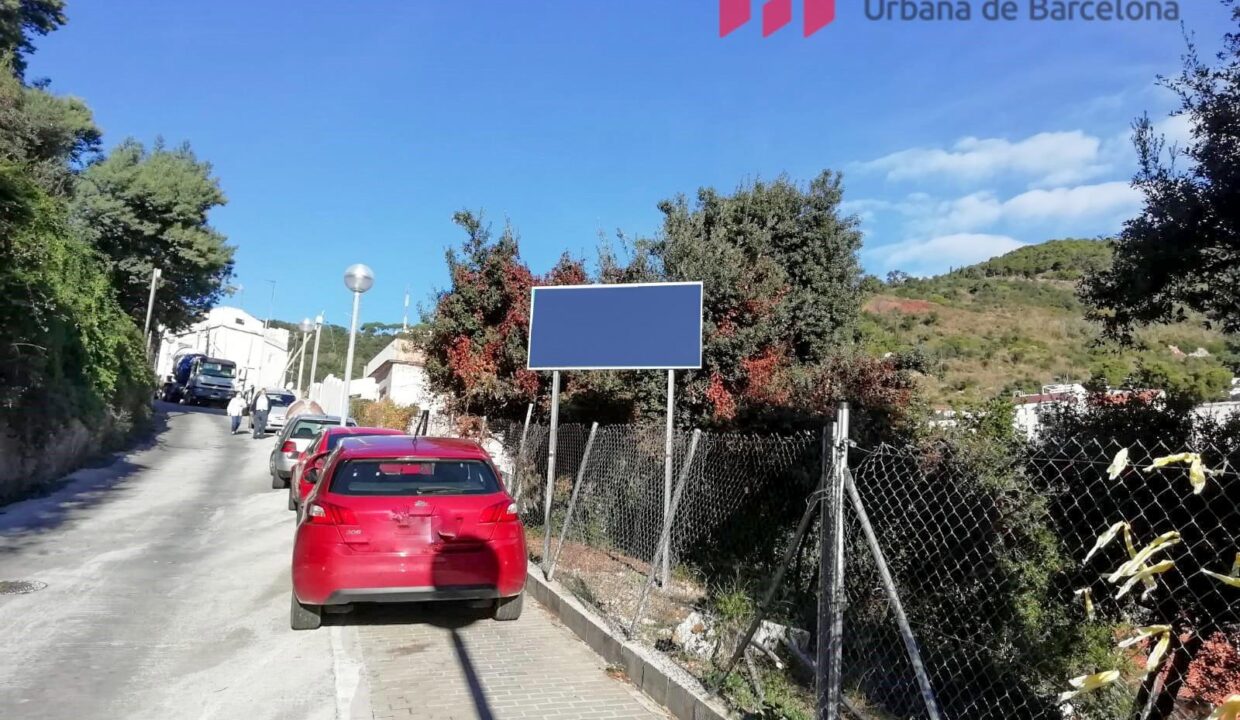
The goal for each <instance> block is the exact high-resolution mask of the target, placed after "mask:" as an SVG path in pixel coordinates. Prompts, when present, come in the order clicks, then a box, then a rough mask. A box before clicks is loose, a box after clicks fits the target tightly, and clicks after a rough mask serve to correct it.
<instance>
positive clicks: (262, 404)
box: [254, 390, 271, 440]
mask: <svg viewBox="0 0 1240 720" xmlns="http://www.w3.org/2000/svg"><path fill="white" fill-rule="evenodd" d="M270 409H271V403H269V402H268V401H267V393H266V392H264V391H262V390H260V391H259V393H258V397H256V398H254V439H255V440H257V439H258V438H261V437H263V436H265V435H266V434H267V411H268V410H270Z"/></svg>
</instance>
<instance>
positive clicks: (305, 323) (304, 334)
mask: <svg viewBox="0 0 1240 720" xmlns="http://www.w3.org/2000/svg"><path fill="white" fill-rule="evenodd" d="M313 329H314V325H313V324H312V323H311V322H310V318H306V319H304V320H302V321H301V363H300V364H299V365H298V366H297V399H298V400H300V399H301V397H302V395H301V383H302V380H304V379H305V376H306V344H307V343H308V342H310V331H311V330H313Z"/></svg>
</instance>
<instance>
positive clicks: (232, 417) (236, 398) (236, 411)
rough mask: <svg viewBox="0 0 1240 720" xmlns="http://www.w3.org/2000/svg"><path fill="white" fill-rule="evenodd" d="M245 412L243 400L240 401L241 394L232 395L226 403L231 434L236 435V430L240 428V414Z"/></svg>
mask: <svg viewBox="0 0 1240 720" xmlns="http://www.w3.org/2000/svg"><path fill="white" fill-rule="evenodd" d="M244 411H245V400H244V399H242V397H241V393H239V392H235V393H233V396H232V399H231V400H229V401H228V421H229V422H230V423H231V424H232V434H233V435H236V434H237V430H239V429H240V428H241V413H242V412H244Z"/></svg>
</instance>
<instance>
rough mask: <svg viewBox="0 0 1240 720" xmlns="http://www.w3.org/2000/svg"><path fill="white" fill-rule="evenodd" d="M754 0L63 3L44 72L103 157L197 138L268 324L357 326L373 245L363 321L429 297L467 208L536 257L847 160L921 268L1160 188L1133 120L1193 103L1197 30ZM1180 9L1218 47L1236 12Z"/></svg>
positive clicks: (1083, 230) (878, 216)
mask: <svg viewBox="0 0 1240 720" xmlns="http://www.w3.org/2000/svg"><path fill="white" fill-rule="evenodd" d="M1019 1H1020V3H1021V5H1022V6H1023V5H1025V3H1026V2H1027V0H1019ZM973 2H974V5H975V6H978V7H980V5H981V2H982V0H973ZM795 4H796V5H799V3H795ZM759 5H760V1H759V0H754V13H755V19H754V21H753V22H751V23H750V24H749V25H747V26H745V27H744V28H741V29H740V30H738V31H736V32H735V33H733V34H732V35H730V36H728V37H726V38H720V37H719V34H718V5H717V3H716V2H714V0H675V1H672V2H668V1H667V0H626V1H625V2H610V1H604V0H522V1H520V2H512V1H510V0H504V1H502V2H501V1H500V0H489V1H487V2H483V1H481V0H478V1H472V2H459V1H458V0H355V1H352V2H346V1H345V0H335V1H332V2H329V1H327V0H298V1H296V2H294V1H292V0H285V1H280V2H277V1H275V0H267V1H264V2H240V1H233V2H226V1H223V0H219V1H216V2H211V3H168V2H157V1H156V0H148V1H147V2H139V1H137V0H107V1H106V2H104V1H102V0H93V1H90V0H69V3H68V14H69V24H68V25H67V26H66V27H65V28H63V29H61V30H60V31H57V32H56V33H54V34H53V35H51V36H49V37H47V38H44V39H42V40H41V41H40V42H39V50H38V52H37V53H36V54H35V56H34V57H33V59H32V61H31V69H30V73H29V74H30V76H31V77H43V76H45V77H48V78H50V79H51V80H52V89H53V90H54V91H56V92H60V93H66V94H73V95H78V96H80V97H83V98H84V99H86V100H87V102H88V103H89V104H90V106H91V107H92V108H93V109H94V111H95V114H96V120H97V121H98V123H99V124H100V125H101V126H102V127H103V129H104V131H105V133H106V135H105V143H106V144H107V145H109V146H110V145H113V144H116V143H118V142H120V141H121V140H122V139H124V138H125V137H127V136H133V137H136V138H138V139H140V140H143V141H151V140H153V139H154V138H155V137H156V136H158V135H162V136H163V137H164V138H165V139H166V140H167V141H168V142H170V143H177V142H180V141H182V140H188V141H190V143H191V144H192V146H193V147H194V149H195V150H196V151H197V152H198V154H199V155H200V156H201V157H202V158H204V159H207V160H209V161H211V162H212V163H213V164H214V167H215V172H216V174H217V175H218V177H219V178H220V181H221V183H222V185H223V187H224V189H225V192H226V193H227V195H228V197H229V203H228V205H227V206H226V207H224V208H222V209H220V210H218V211H216V212H215V213H214V214H213V216H212V222H213V224H214V225H215V226H216V227H218V228H219V229H220V230H221V231H222V232H224V233H226V234H227V235H228V236H229V238H230V240H231V242H233V243H234V244H236V245H237V247H238V252H237V279H236V282H237V283H239V284H240V285H242V286H243V287H244V288H245V290H244V292H243V293H242V294H240V295H239V296H238V297H236V298H234V300H233V302H239V303H240V304H241V305H243V306H244V307H246V308H247V309H248V310H250V311H251V312H253V313H255V314H257V315H259V316H263V315H265V314H266V313H267V308H268V303H269V296H270V293H271V286H270V284H268V282H267V281H268V280H276V281H277V284H276V288H275V303H274V308H275V316H276V317H279V318H283V319H288V320H296V319H298V318H301V317H302V316H307V315H309V316H313V315H314V314H315V313H316V312H319V311H326V315H327V318H328V319H329V320H330V321H335V322H343V321H344V320H345V319H346V317H347V312H348V307H349V298H348V294H347V291H346V290H345V289H344V286H343V284H342V281H341V279H340V277H341V273H342V272H343V269H344V268H345V267H346V266H347V265H349V264H350V263H353V262H365V263H368V264H370V265H371V266H372V267H373V268H374V269H375V271H376V275H377V280H376V285H375V288H374V289H373V290H372V291H371V292H370V293H368V294H367V295H366V297H365V298H364V300H363V315H364V319H365V320H378V321H388V322H396V321H399V320H400V317H401V305H402V299H403V295H404V292H405V288H406V287H409V288H410V291H411V293H412V296H413V302H414V304H415V305H417V304H418V303H425V302H426V301H427V300H428V299H429V297H430V296H431V294H432V292H433V291H434V290H435V289H437V288H442V287H444V286H445V285H446V284H447V274H446V271H445V266H444V261H443V252H444V249H445V248H446V247H448V246H449V245H451V244H454V243H456V242H458V241H459V240H460V238H461V234H460V232H459V230H457V229H456V228H455V226H453V225H452V223H451V217H452V213H453V212H454V211H455V210H458V209H461V208H471V209H475V210H477V209H481V210H483V211H485V213H486V215H487V216H488V217H489V218H490V219H491V220H492V221H493V222H494V223H495V225H496V226H497V228H498V226H499V225H501V224H502V223H503V222H504V220H505V218H509V219H511V221H512V222H513V223H514V225H515V226H516V227H517V229H518V230H519V232H520V234H521V238H522V253H523V255H524V257H525V258H526V260H527V261H528V262H529V263H530V265H531V267H532V269H533V270H534V271H535V272H542V271H545V270H547V269H548V268H549V267H550V266H551V264H552V263H554V261H555V259H556V258H557V257H558V256H559V255H560V253H561V252H563V251H565V250H568V251H570V252H573V253H575V254H578V255H584V256H586V257H592V256H593V253H594V248H595V246H596V245H597V241H598V233H599V231H603V232H605V233H607V234H613V233H614V232H615V231H617V230H622V231H624V232H625V233H627V234H629V235H643V234H652V233H654V232H656V231H657V229H658V227H659V219H660V218H659V213H658V210H657V209H656V203H657V202H658V201H659V200H660V199H662V198H666V197H670V196H672V195H674V194H676V193H682V192H683V193H690V194H691V193H693V192H694V191H695V190H696V189H697V188H698V187H700V186H703V185H712V186H715V187H717V188H720V189H721V190H729V189H732V188H734V187H736V186H737V185H738V184H739V183H741V182H743V181H745V180H747V179H752V178H756V177H761V178H772V177H775V176H777V175H779V174H781V173H787V174H788V175H790V176H791V177H792V178H794V179H796V180H799V181H804V180H808V179H809V178H811V177H813V176H814V175H815V174H817V173H818V172H819V171H821V170H822V169H825V168H833V169H839V170H842V171H843V172H844V173H845V183H846V195H845V197H846V199H847V203H848V205H847V209H848V210H849V211H850V212H855V213H857V214H858V215H860V216H861V217H862V218H863V222H864V227H865V230H866V247H865V250H864V252H863V255H862V258H863V261H864V264H865V266H866V268H867V269H868V270H869V271H871V272H875V273H879V274H883V273H886V272H887V271H888V270H890V269H895V268H899V269H903V270H905V271H908V272H913V273H919V274H922V273H933V272H938V271H942V270H945V269H947V268H948V267H951V266H953V265H962V264H966V263H969V262H974V261H977V260H980V259H983V258H985V257H988V256H991V255H994V254H997V253H1000V252H1004V251H1006V250H1008V249H1011V248H1012V247H1015V246H1016V245H1017V244H1019V243H1027V242H1039V241H1041V240H1045V239H1048V238H1051V237H1059V236H1065V235H1073V236H1094V235H1098V234H1103V233H1109V232H1113V231H1114V230H1115V229H1117V228H1118V226H1119V222H1120V221H1121V219H1122V218H1123V217H1125V216H1126V215H1129V214H1131V213H1132V212H1133V211H1134V210H1135V208H1137V207H1138V206H1139V203H1138V202H1137V198H1135V197H1134V196H1133V194H1132V192H1131V190H1129V189H1128V188H1127V187H1126V185H1125V181H1126V180H1127V178H1128V177H1129V176H1130V174H1131V171H1132V159H1131V150H1130V148H1129V146H1128V144H1127V140H1126V137H1127V134H1128V128H1129V125H1130V123H1131V121H1132V118H1133V117H1134V116H1136V115H1137V114H1139V113H1140V112H1142V111H1146V110H1148V111H1150V112H1151V113H1152V114H1154V115H1156V116H1158V117H1159V118H1162V117H1163V116H1165V114H1166V111H1167V110H1168V109H1169V108H1170V107H1171V99H1170V98H1169V97H1168V96H1167V95H1166V94H1165V93H1164V92H1162V91H1160V90H1158V89H1157V88H1155V87H1154V83H1153V79H1154V76H1155V75H1156V74H1158V73H1160V72H1161V73H1170V72H1174V71H1175V70H1176V69H1177V68H1178V63H1179V58H1180V55H1181V53H1182V52H1183V50H1184V41H1183V37H1182V34H1181V30H1180V27H1179V25H1178V24H1177V23H1174V22H1154V21H1147V22H1133V21H1095V22H1086V21H1080V20H1078V21H1067V22H1033V21H1030V20H1028V19H1022V20H1020V21H1017V22H1012V23H990V22H984V21H982V20H979V19H976V18H975V19H974V20H972V21H971V22H920V21H913V22H902V21H870V20H867V19H866V18H865V17H864V13H863V5H864V0H838V19H837V20H836V22H835V23H834V24H833V25H831V26H829V27H827V28H826V29H824V30H822V31H821V32H819V33H818V34H816V35H814V36H813V37H811V38H803V37H802V36H801V33H800V30H799V26H798V23H799V12H800V10H799V7H797V8H796V9H795V10H794V24H793V26H790V27H788V28H785V29H784V30H782V31H780V32H779V33H776V34H774V35H772V36H770V37H768V38H763V37H761V31H760V21H759V17H760V9H759ZM1179 6H1180V11H1181V16H1182V19H1183V21H1184V23H1185V25H1186V27H1187V28H1188V30H1189V31H1192V32H1195V33H1196V35H1197V39H1198V41H1199V43H1200V44H1201V46H1202V47H1203V49H1204V50H1206V51H1208V52H1211V53H1212V52H1213V51H1214V50H1215V49H1216V48H1217V47H1218V45H1219V42H1220V37H1221V36H1222V34H1223V32H1224V31H1226V30H1227V29H1228V26H1229V25H1230V23H1229V22H1228V16H1227V11H1226V10H1225V9H1224V8H1223V7H1222V6H1221V5H1220V4H1219V3H1217V2H1215V1H1214V0H1185V1H1182V2H1180V3H1179ZM1165 128H1166V130H1167V132H1168V134H1169V135H1170V136H1171V137H1177V136H1182V135H1183V132H1184V128H1183V127H1182V124H1179V123H1175V122H1173V121H1168V122H1167V123H1166V125H1165Z"/></svg>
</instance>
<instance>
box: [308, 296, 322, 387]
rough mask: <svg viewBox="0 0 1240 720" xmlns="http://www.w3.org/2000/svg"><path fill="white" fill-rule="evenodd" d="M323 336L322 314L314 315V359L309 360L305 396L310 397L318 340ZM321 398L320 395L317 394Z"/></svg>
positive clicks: (316, 359) (317, 356)
mask: <svg viewBox="0 0 1240 720" xmlns="http://www.w3.org/2000/svg"><path fill="white" fill-rule="evenodd" d="M322 337H323V316H322V315H316V316H315V318H314V359H313V360H311V361H310V382H309V384H307V385H306V397H307V398H308V397H310V386H311V385H314V378H315V376H316V373H318V371H319V340H320V339H321V338H322ZM319 399H320V400H322V399H323V397H322V395H320V396H319Z"/></svg>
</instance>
